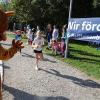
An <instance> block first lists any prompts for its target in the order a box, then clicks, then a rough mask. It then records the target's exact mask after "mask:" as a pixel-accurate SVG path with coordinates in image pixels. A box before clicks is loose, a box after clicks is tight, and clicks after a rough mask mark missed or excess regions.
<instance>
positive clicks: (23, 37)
mask: <svg viewBox="0 0 100 100" xmlns="http://www.w3.org/2000/svg"><path fill="white" fill-rule="evenodd" d="M7 37H8V38H12V39H15V35H14V34H12V33H9V34H7ZM22 41H23V42H24V43H26V42H27V39H26V37H25V36H24V35H22Z"/></svg>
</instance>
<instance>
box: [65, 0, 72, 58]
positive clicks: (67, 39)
mask: <svg viewBox="0 0 100 100" xmlns="http://www.w3.org/2000/svg"><path fill="white" fill-rule="evenodd" d="M72 4H73V0H70V7H69V16H68V22H69V20H70V18H71V13H72ZM67 33H69V32H68V30H67ZM66 35H67V34H66ZM66 37H67V36H66ZM68 42H69V38H68V37H67V38H66V50H65V58H67V57H68Z"/></svg>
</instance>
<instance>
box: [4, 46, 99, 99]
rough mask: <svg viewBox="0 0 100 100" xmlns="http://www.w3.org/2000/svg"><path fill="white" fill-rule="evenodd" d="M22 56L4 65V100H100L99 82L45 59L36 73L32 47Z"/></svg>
mask: <svg viewBox="0 0 100 100" xmlns="http://www.w3.org/2000/svg"><path fill="white" fill-rule="evenodd" d="M8 46H9V45H8ZM22 52H23V53H22V55H20V53H17V54H16V55H15V56H14V57H13V58H12V59H10V60H9V61H7V62H4V68H5V81H4V93H3V94H4V95H3V100H100V81H94V80H92V79H90V78H89V77H87V76H86V75H85V74H84V73H82V72H80V71H79V70H77V69H74V68H72V67H71V66H69V65H68V64H66V63H63V62H61V61H59V60H56V59H55V58H53V57H50V56H48V55H44V61H42V62H40V65H39V67H40V68H41V70H39V71H36V70H35V69H34V67H35V58H34V54H33V53H32V49H31V47H29V46H26V47H25V48H24V49H23V50H22Z"/></svg>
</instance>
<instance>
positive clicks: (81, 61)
mask: <svg viewBox="0 0 100 100" xmlns="http://www.w3.org/2000/svg"><path fill="white" fill-rule="evenodd" d="M69 48H70V49H69V51H70V56H69V58H66V59H65V58H64V59H62V57H61V56H59V55H54V54H52V52H51V50H47V49H46V48H45V49H44V50H45V52H46V53H47V54H49V55H52V56H55V57H56V58H57V59H60V60H63V61H64V62H67V63H69V64H70V65H72V66H73V67H76V68H77V69H80V70H81V71H82V72H85V73H86V74H87V75H88V76H91V77H93V78H97V79H100V50H96V48H93V47H90V46H88V45H83V44H79V43H69Z"/></svg>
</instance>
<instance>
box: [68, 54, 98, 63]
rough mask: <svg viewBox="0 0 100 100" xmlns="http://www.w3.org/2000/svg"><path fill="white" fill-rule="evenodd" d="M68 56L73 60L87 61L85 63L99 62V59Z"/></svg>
mask: <svg viewBox="0 0 100 100" xmlns="http://www.w3.org/2000/svg"><path fill="white" fill-rule="evenodd" d="M69 58H70V59H74V60H79V61H82V62H87V63H93V64H100V60H96V59H89V58H86V57H75V56H74V55H70V57H69Z"/></svg>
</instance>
